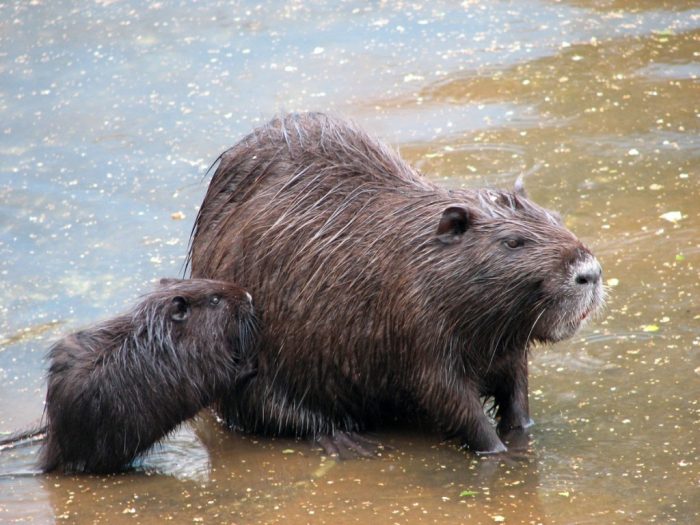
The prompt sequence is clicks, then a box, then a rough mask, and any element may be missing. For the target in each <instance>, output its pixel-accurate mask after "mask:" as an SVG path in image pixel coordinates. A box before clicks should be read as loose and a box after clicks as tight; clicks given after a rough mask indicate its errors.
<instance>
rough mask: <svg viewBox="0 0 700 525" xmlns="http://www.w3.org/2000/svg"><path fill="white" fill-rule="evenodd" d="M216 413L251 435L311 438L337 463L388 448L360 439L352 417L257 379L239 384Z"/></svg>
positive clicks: (378, 453) (220, 402) (218, 406)
mask: <svg viewBox="0 0 700 525" xmlns="http://www.w3.org/2000/svg"><path fill="white" fill-rule="evenodd" d="M216 411H217V413H218V415H219V417H221V418H222V419H223V420H224V422H225V423H226V424H227V425H228V426H229V427H230V428H237V429H240V430H242V431H244V432H250V433H252V434H261V435H267V436H287V437H295V438H302V439H304V438H308V437H312V439H313V441H314V442H315V443H317V444H318V445H319V446H320V447H321V448H322V449H323V451H324V452H325V453H326V454H328V455H329V456H333V457H337V458H338V459H351V458H357V457H375V456H378V455H380V454H381V451H382V450H384V449H385V447H384V446H383V445H382V444H380V443H378V442H375V441H374V440H372V439H369V438H367V437H365V436H362V435H360V434H359V433H358V432H357V429H358V428H359V425H358V424H357V423H356V422H355V421H354V420H353V419H352V418H350V417H348V416H346V417H342V418H341V417H338V416H337V415H336V416H334V415H329V414H326V413H324V412H322V411H320V410H318V409H317V408H314V407H310V406H309V405H308V404H307V403H305V402H303V401H298V400H296V399H293V398H291V397H289V395H288V394H287V393H286V392H285V391H284V389H279V390H272V389H270V388H269V386H268V385H267V383H266V382H263V381H259V380H258V378H257V377H252V378H251V379H249V380H247V381H245V382H244V383H243V384H239V385H238V388H234V389H233V390H231V391H229V392H228V393H227V394H226V395H225V396H224V397H222V398H221V399H220V400H219V401H218V402H217V404H216Z"/></svg>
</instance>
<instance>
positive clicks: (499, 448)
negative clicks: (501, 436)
mask: <svg viewBox="0 0 700 525" xmlns="http://www.w3.org/2000/svg"><path fill="white" fill-rule="evenodd" d="M507 451H508V448H507V447H506V446H505V445H504V444H503V443H502V442H501V441H499V442H498V443H497V444H496V445H494V446H493V447H491V448H490V449H488V450H475V451H474V453H475V454H476V455H477V456H491V455H493V454H502V453H503V452H507Z"/></svg>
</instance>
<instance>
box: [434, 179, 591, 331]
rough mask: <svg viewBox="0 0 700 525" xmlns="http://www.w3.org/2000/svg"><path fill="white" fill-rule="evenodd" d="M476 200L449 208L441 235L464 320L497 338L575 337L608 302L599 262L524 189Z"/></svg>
mask: <svg viewBox="0 0 700 525" xmlns="http://www.w3.org/2000/svg"><path fill="white" fill-rule="evenodd" d="M470 195H471V198H470V199H469V200H468V201H467V203H465V204H460V203H455V205H453V206H450V207H447V208H446V209H444V211H443V214H442V217H441V219H440V222H439V226H438V230H437V236H438V239H439V241H440V244H442V245H443V248H442V250H441V253H442V256H443V257H444V258H446V259H447V260H449V264H450V267H451V270H452V271H453V272H454V274H453V277H454V280H452V282H453V283H454V288H455V290H454V295H453V298H454V300H455V301H459V300H460V299H459V298H458V295H459V294H460V293H462V301H463V303H462V305H461V308H462V311H463V312H464V315H465V317H468V318H470V319H478V320H479V321H478V322H479V326H478V329H479V330H482V331H484V330H486V331H490V332H491V333H492V334H493V336H492V337H493V338H500V339H505V338H508V339H510V338H519V339H522V338H523V337H524V338H525V340H526V342H529V341H540V342H556V341H560V340H562V339H566V338H568V337H571V336H572V335H573V334H574V333H575V332H576V330H577V329H578V328H579V327H580V326H581V324H582V323H583V322H584V321H585V320H586V319H587V318H588V317H589V316H590V314H591V313H593V312H594V311H595V310H597V309H598V308H599V307H600V306H601V305H602V303H603V300H604V291H603V286H602V282H601V281H602V279H601V277H602V270H601V266H600V264H599V263H598V261H597V260H596V258H595V257H594V256H593V254H592V253H591V252H590V250H589V249H588V248H587V247H586V246H584V245H583V243H581V241H579V240H578V239H577V238H576V237H575V236H574V235H573V234H572V233H571V232H570V231H569V230H567V229H566V227H565V226H564V225H563V223H562V220H561V218H560V217H559V215H558V214H557V213H556V212H552V211H548V210H546V209H544V208H542V207H541V206H538V205H537V204H535V203H534V202H532V201H531V200H529V199H528V198H527V197H526V196H525V194H524V191H523V189H522V186H521V185H516V190H515V191H513V192H507V191H498V190H479V191H478V192H476V194H474V193H472V194H470ZM443 260H444V259H443ZM469 325H470V328H471V329H474V323H471V322H470V323H469ZM499 332H502V333H499ZM506 332H507V334H508V335H505V333H506Z"/></svg>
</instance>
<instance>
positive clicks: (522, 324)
mask: <svg viewBox="0 0 700 525" xmlns="http://www.w3.org/2000/svg"><path fill="white" fill-rule="evenodd" d="M518 186H519V187H517V188H516V190H515V191H512V192H511V191H499V190H495V189H472V190H448V189H446V188H441V187H439V186H437V185H435V184H433V183H432V182H431V181H429V180H427V179H425V178H424V177H423V176H422V175H421V174H420V173H419V172H417V171H416V170H415V169H414V168H412V167H411V166H409V165H408V164H406V163H405V162H404V161H403V160H402V159H401V158H400V157H399V156H398V155H397V154H396V153H395V152H394V151H392V150H391V149H390V148H388V147H386V146H384V145H383V144H381V143H379V142H377V141H376V140H374V139H372V138H370V137H369V136H368V135H366V134H365V133H364V132H362V131H361V130H359V129H357V128H356V127H354V126H352V125H350V124H348V123H346V122H343V121H342V120H338V119H335V118H331V117H328V116H325V115H323V114H318V113H313V114H301V115H299V114H295V115H287V116H285V117H283V118H279V119H275V120H273V121H272V122H270V123H269V124H267V125H265V126H263V127H261V128H259V129H257V130H255V131H253V132H252V133H251V134H250V135H248V136H247V137H245V138H244V139H243V140H241V141H240V142H239V143H238V144H236V145H235V146H233V147H232V148H231V149H230V150H228V151H226V152H225V153H224V154H223V155H222V156H221V158H220V164H219V166H218V168H217V170H216V172H215V173H214V176H213V178H212V181H211V183H210V185H209V189H208V191H207V194H206V196H205V198H204V202H203V204H202V208H201V210H200V212H199V215H198V217H197V219H196V223H195V227H194V230H193V234H192V239H191V246H190V254H189V258H190V264H191V270H192V275H193V276H194V277H204V278H216V279H222V280H232V281H236V282H239V283H241V284H242V285H243V286H245V287H246V288H248V289H249V290H250V291H251V293H253V294H254V295H255V298H256V304H257V305H258V306H259V307H260V309H261V321H262V326H263V328H262V330H261V333H260V340H259V345H258V360H259V361H258V373H257V375H256V377H255V378H254V379H253V380H252V381H250V382H249V383H247V384H246V385H245V388H242V389H236V390H235V391H234V390H232V391H230V392H229V394H228V395H226V396H224V397H223V398H222V400H221V401H220V403H219V405H218V409H219V411H220V414H221V416H222V417H223V418H224V419H225V420H226V421H227V422H228V424H229V425H231V426H236V427H239V428H242V429H244V430H246V431H251V432H260V433H267V434H276V435H279V434H287V435H294V436H313V437H315V438H316V439H318V440H319V441H320V442H321V443H322V444H323V445H324V448H326V450H329V451H338V450H339V449H342V448H349V449H352V450H355V451H356V452H360V453H362V451H363V450H364V449H363V446H362V444H361V443H357V442H356V440H354V439H353V437H352V435H351V434H352V433H354V432H356V431H362V430H364V429H365V428H366V427H367V426H368V425H369V424H370V423H375V422H377V421H379V420H381V419H382V418H386V417H389V416H394V415H396V414H415V413H416V412H417V413H422V414H423V415H424V416H426V417H428V418H430V419H431V420H432V421H433V422H434V423H435V424H436V425H437V426H438V427H439V428H440V429H441V430H443V431H444V432H446V433H447V434H449V435H452V436H456V437H458V438H459V439H461V441H462V443H463V445H465V446H467V447H468V448H470V449H472V450H474V451H478V452H482V453H493V452H500V451H504V450H506V448H505V446H504V444H503V443H502V441H501V439H499V436H498V434H497V432H496V430H495V429H494V428H493V427H492V425H491V424H490V421H489V419H488V417H487V416H486V415H485V414H484V410H483V404H482V401H481V398H482V397H492V398H493V399H494V403H495V407H496V417H497V419H498V431H499V432H500V433H501V434H503V433H505V432H507V431H509V430H512V429H517V428H524V427H527V426H528V425H530V424H531V420H530V416H529V409H528V394H527V380H528V378H527V353H528V348H529V347H530V346H531V344H532V343H533V342H553V341H559V340H562V339H564V338H567V337H570V336H571V335H573V334H574V332H575V331H576V330H577V329H578V328H579V326H580V325H581V323H582V322H583V321H584V319H586V318H587V317H588V316H589V314H591V312H593V311H594V310H596V309H597V308H598V307H599V306H600V305H601V302H602V297H603V292H602V285H601V267H600V265H599V264H598V262H597V261H596V259H595V258H594V256H593V255H592V254H591V252H590V251H589V250H588V248H586V247H585V246H584V245H583V244H582V243H581V242H580V241H579V240H578V239H577V238H576V237H575V236H574V235H573V234H572V233H571V232H569V231H568V230H567V229H566V228H565V227H564V226H563V224H562V222H561V220H560V219H559V218H558V216H557V215H556V214H554V213H553V212H549V211H547V210H545V209H544V208H542V207H540V206H538V205H537V204H535V203H533V202H532V201H530V200H529V199H527V198H526V197H525V195H524V191H523V189H522V186H521V185H518Z"/></svg>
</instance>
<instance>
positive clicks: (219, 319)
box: [40, 279, 256, 473]
mask: <svg viewBox="0 0 700 525" xmlns="http://www.w3.org/2000/svg"><path fill="white" fill-rule="evenodd" d="M255 326H256V324H255V319H254V313H253V308H252V302H251V299H250V294H248V293H247V292H246V291H244V290H243V289H242V288H240V287H238V286H236V285H234V284H231V283H227V282H219V281H209V280H203V279H193V280H174V279H167V280H163V281H161V286H160V287H159V288H158V289H157V290H155V291H153V292H152V293H150V294H148V295H146V296H145V297H144V298H143V300H142V301H141V302H140V303H139V304H138V305H137V306H136V307H135V308H133V309H132V310H131V311H129V312H128V313H125V314H123V315H120V316H118V317H115V318H113V319H109V320H107V321H104V322H102V323H99V324H97V325H96V326H93V327H91V328H88V329H85V330H81V331H79V332H76V333H74V334H72V335H69V336H67V337H65V338H63V339H61V340H60V341H58V342H57V343H56V344H54V345H53V346H52V347H51V349H50V350H49V354H48V359H49V371H48V389H47V394H46V427H45V429H44V430H45V431H46V440H45V442H44V445H43V448H42V452H41V459H40V465H41V468H42V470H44V471H51V470H54V469H61V470H64V471H85V472H98V473H105V472H113V471H117V470H119V469H122V468H124V467H125V466H127V465H128V464H129V463H131V462H132V461H133V460H134V459H135V458H136V457H137V456H138V455H139V454H141V453H143V452H144V451H146V450H147V449H148V448H149V447H151V445H153V444H154V443H155V442H157V441H158V440H160V439H161V438H163V437H164V436H166V435H167V434H168V433H169V432H171V431H172V430H173V429H174V428H175V427H176V426H177V425H179V424H180V423H181V422H183V421H185V420H186V419H189V418H191V417H192V416H194V415H195V414H196V413H197V412H198V411H199V410H200V409H201V408H203V407H205V406H207V405H209V404H210V403H211V402H212V401H213V400H214V399H215V398H217V397H220V396H221V395H222V393H223V392H225V391H228V390H230V389H232V388H233V387H234V385H235V383H236V382H237V381H242V380H244V379H245V377H244V376H249V375H251V374H252V373H254V363H253V361H252V359H253V358H252V344H253V342H254V341H253V340H252V337H253V336H254V331H255Z"/></svg>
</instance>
